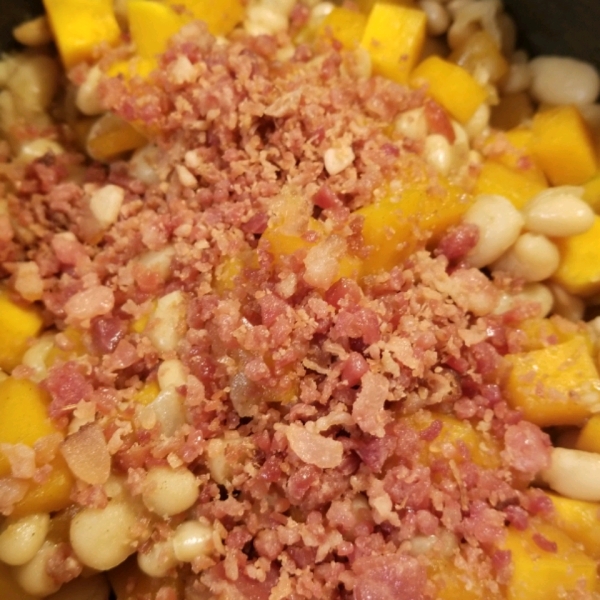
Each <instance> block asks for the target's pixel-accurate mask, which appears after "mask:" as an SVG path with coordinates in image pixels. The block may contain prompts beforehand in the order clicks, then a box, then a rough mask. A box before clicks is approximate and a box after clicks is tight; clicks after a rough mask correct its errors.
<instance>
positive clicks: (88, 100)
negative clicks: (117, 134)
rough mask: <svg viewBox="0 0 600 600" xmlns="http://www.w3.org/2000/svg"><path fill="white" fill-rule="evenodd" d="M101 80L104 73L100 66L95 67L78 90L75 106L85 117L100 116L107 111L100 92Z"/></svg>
mask: <svg viewBox="0 0 600 600" xmlns="http://www.w3.org/2000/svg"><path fill="white" fill-rule="evenodd" d="M101 79H102V71H101V70H100V67H99V66H98V65H95V66H93V67H92V68H91V69H90V70H89V71H88V73H87V75H86V77H85V80H84V82H83V83H82V84H81V85H80V86H79V88H78V89H77V94H76V95H75V105H76V106H77V108H78V109H79V110H80V111H81V112H82V113H83V114H84V115H90V116H94V115H99V114H102V113H103V112H104V110H105V109H104V106H103V105H102V102H101V100H100V94H99V91H98V86H99V85H100V81H101Z"/></svg>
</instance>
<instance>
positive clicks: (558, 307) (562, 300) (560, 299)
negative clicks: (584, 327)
mask: <svg viewBox="0 0 600 600" xmlns="http://www.w3.org/2000/svg"><path fill="white" fill-rule="evenodd" d="M548 287H549V288H550V291H551V292H552V295H553V296H554V307H553V311H554V313H555V314H557V315H560V316H561V317H564V318H565V319H569V321H579V320H581V319H582V318H583V313H584V312H585V302H584V301H583V300H582V299H581V298H579V297H578V296H573V295H572V294H569V292H567V291H566V290H565V289H564V288H562V287H561V286H560V285H557V284H555V283H549V284H548Z"/></svg>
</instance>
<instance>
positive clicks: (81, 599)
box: [46, 574, 110, 600]
mask: <svg viewBox="0 0 600 600" xmlns="http://www.w3.org/2000/svg"><path fill="white" fill-rule="evenodd" d="M109 596H110V587H109V585H108V580H107V579H106V577H105V576H104V575H103V574H98V575H92V576H91V577H78V578H77V579H73V580H72V581H69V583H66V584H65V585H63V586H62V587H61V588H60V590H58V592H56V594H52V595H51V596H48V598H47V599H46V600H108V598H109Z"/></svg>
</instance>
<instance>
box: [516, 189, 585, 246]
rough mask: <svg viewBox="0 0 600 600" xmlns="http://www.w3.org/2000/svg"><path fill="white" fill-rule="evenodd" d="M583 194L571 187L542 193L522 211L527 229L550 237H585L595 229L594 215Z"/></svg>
mask: <svg viewBox="0 0 600 600" xmlns="http://www.w3.org/2000/svg"><path fill="white" fill-rule="evenodd" d="M580 194H581V188H576V187H572V186H561V187H556V188H550V189H548V190H544V191H543V192H540V193H539V194H537V195H536V196H534V197H533V198H532V199H531V200H530V201H529V202H528V203H527V204H526V205H525V206H524V207H523V215H524V217H525V226H526V227H527V229H529V230H530V231H533V232H535V233H541V234H543V235H548V236H551V237H567V236H570V235H578V234H580V233H584V232H585V231H587V230H588V229H589V228H590V227H591V226H592V225H593V223H594V217H595V215H594V211H593V210H592V209H591V208H590V206H589V204H587V203H586V202H584V201H583V200H581V198H580V197H579V195H580Z"/></svg>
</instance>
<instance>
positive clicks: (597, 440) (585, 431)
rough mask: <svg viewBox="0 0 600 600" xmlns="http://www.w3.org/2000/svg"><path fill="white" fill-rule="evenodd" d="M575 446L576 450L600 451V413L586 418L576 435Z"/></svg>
mask: <svg viewBox="0 0 600 600" xmlns="http://www.w3.org/2000/svg"><path fill="white" fill-rule="evenodd" d="M575 447H576V448H577V450H585V451H586V452H598V453H600V415H593V416H591V417H590V418H589V419H588V421H587V423H586V424H585V425H584V426H583V427H582V429H581V431H580V433H579V435H578V436H577V441H576V442H575Z"/></svg>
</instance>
